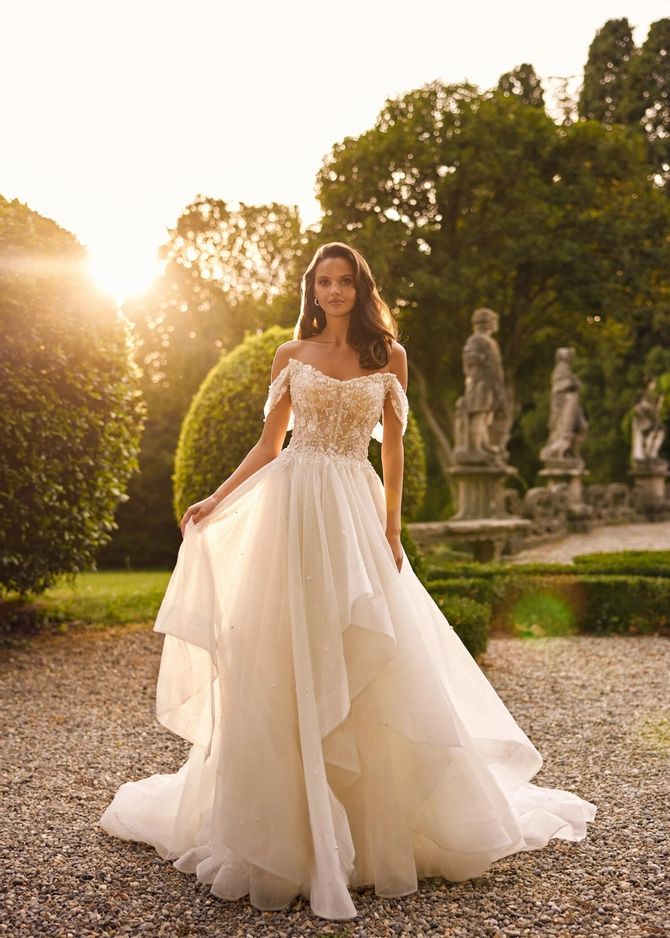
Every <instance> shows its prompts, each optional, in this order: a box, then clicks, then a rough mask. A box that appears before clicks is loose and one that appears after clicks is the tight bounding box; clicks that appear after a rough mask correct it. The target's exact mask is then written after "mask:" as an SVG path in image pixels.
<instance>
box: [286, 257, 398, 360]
mask: <svg viewBox="0 0 670 938" xmlns="http://www.w3.org/2000/svg"><path fill="white" fill-rule="evenodd" d="M329 257H343V258H344V259H345V260H347V261H349V262H350V264H351V266H352V267H353V270H354V286H355V288H356V303H355V305H354V307H353V309H352V311H351V316H350V319H349V329H348V331H347V342H348V343H349V345H351V346H352V347H353V348H355V349H356V351H357V352H358V360H359V364H360V366H361V368H367V369H372V368H383V367H384V366H385V365H386V364H388V362H389V360H390V358H391V348H392V345H393V341H394V339H395V340H397V338H398V334H399V331H398V323H397V322H396V320H395V317H394V316H393V314H392V313H391V310H390V309H389V308H388V306H387V305H386V303H385V302H384V301H383V300H382V298H381V296H380V295H379V291H378V290H377V286H376V284H375V281H374V277H373V276H372V272H371V270H370V267H369V265H368V262H367V261H366V260H365V258H364V257H363V255H362V254H360V253H359V252H358V251H357V250H356V248H352V247H349V245H348V244H344V243H343V242H342V241H330V242H328V243H327V244H322V245H321V247H319V248H318V249H317V251H316V253H315V254H314V257H313V258H312V260H311V261H310V264H309V267H308V268H307V270H306V271H305V273H304V274H303V277H302V282H301V297H302V298H301V302H300V317H299V319H298V322H297V323H296V326H295V329H294V332H293V338H294V339H308V338H309V337H310V336H312V335H318V334H319V333H320V332H322V331H323V329H324V328H325V326H326V321H327V320H326V314H325V313H324V311H323V309H322V308H321V307H320V306H317V305H316V303H315V302H314V284H315V282H316V268H317V265H318V264H319V262H320V261H323V260H326V258H329Z"/></svg>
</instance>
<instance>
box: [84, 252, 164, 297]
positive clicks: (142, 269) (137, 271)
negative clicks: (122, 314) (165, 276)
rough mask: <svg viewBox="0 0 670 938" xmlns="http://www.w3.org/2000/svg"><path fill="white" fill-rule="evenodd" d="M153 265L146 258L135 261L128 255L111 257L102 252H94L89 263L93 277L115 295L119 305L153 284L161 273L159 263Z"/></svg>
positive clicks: (99, 285)
mask: <svg viewBox="0 0 670 938" xmlns="http://www.w3.org/2000/svg"><path fill="white" fill-rule="evenodd" d="M151 267H152V265H151V264H147V262H146V259H145V258H138V259H137V261H136V262H133V261H132V260H129V258H127V257H110V256H109V255H106V254H103V253H102V252H100V253H92V254H91V256H90V258H89V263H88V271H89V276H90V277H91V279H92V280H93V281H94V282H95V283H96V284H97V286H98V287H99V288H100V289H101V290H103V291H104V292H105V293H109V294H110V295H111V296H113V297H114V299H115V301H116V304H117V306H118V305H120V304H121V303H122V302H123V301H124V300H127V299H129V298H130V297H132V296H136V295H137V294H138V293H142V292H143V291H144V290H146V289H148V287H150V286H151V284H152V283H153V281H154V280H155V279H156V278H157V277H158V276H159V275H160V269H159V266H158V264H157V263H155V264H154V265H153V270H152V269H151Z"/></svg>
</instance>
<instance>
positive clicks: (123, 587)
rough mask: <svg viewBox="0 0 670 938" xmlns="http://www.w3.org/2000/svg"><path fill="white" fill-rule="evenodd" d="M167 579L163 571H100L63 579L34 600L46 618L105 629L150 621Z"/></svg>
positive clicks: (159, 601)
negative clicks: (82, 623)
mask: <svg viewBox="0 0 670 938" xmlns="http://www.w3.org/2000/svg"><path fill="white" fill-rule="evenodd" d="M169 578H170V572H169V571H167V570H103V571H100V572H97V573H80V574H78V575H77V576H76V577H75V578H74V581H71V580H67V579H64V580H62V581H61V582H60V583H57V584H56V585H55V586H53V587H51V589H49V590H47V591H46V592H45V593H43V594H42V595H41V596H40V597H39V598H37V599H36V600H35V605H36V606H37V607H38V608H39V609H40V611H42V612H43V613H45V614H46V616H47V618H49V619H51V620H52V621H54V620H55V621H59V622H85V623H87V624H91V625H96V626H99V627H101V628H105V627H106V626H110V625H127V624H128V623H132V622H147V621H149V620H151V619H154V618H155V616H156V613H157V612H158V607H159V606H160V603H161V599H162V598H163V594H164V593H165V588H166V586H167V584H168V580H169Z"/></svg>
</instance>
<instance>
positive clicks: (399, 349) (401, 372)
mask: <svg viewBox="0 0 670 938" xmlns="http://www.w3.org/2000/svg"><path fill="white" fill-rule="evenodd" d="M389 371H392V372H393V374H394V375H395V376H396V378H397V379H398V381H399V382H400V384H401V385H402V386H403V389H404V390H405V391H406V390H407V381H408V377H409V371H408V367H407V352H406V351H405V347H404V346H403V345H401V344H400V342H396V341H395V339H394V340H393V345H392V346H391V360H390V362H389Z"/></svg>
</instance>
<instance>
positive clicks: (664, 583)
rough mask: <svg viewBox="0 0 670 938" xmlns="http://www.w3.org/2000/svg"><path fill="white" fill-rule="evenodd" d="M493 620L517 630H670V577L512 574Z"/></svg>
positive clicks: (528, 632) (552, 632)
mask: <svg viewBox="0 0 670 938" xmlns="http://www.w3.org/2000/svg"><path fill="white" fill-rule="evenodd" d="M505 587H506V588H505V590H504V593H503V595H502V596H500V597H499V598H498V599H496V600H495V601H494V603H493V608H492V613H491V624H492V626H493V627H495V628H499V629H504V630H505V631H511V632H513V633H514V634H515V635H520V636H531V635H569V634H574V633H577V632H587V633H592V634H597V635H604V634H612V633H629V634H655V633H658V632H661V633H663V634H669V633H670V580H668V579H667V578H663V577H642V576H620V575H616V574H614V575H612V576H607V575H601V574H588V573H586V574H577V575H575V576H572V577H569V576H555V577H552V576H537V577H514V578H512V577H508V578H506V581H505Z"/></svg>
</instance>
